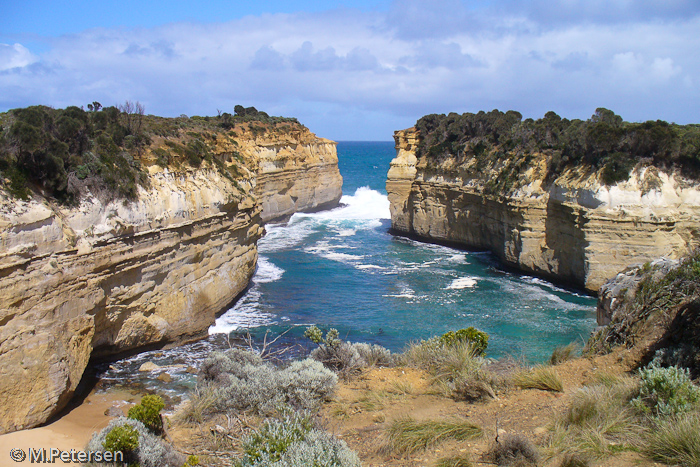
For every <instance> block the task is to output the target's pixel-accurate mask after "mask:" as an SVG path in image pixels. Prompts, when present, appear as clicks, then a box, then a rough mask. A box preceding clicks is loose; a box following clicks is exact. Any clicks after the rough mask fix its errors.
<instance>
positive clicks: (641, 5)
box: [0, 0, 700, 140]
mask: <svg viewBox="0 0 700 467" xmlns="http://www.w3.org/2000/svg"><path fill="white" fill-rule="evenodd" d="M698 31H700V2H697V1H692V2H691V1H683V0H667V1H664V2H658V1H652V0H638V1H634V2H633V1H625V0H615V1H611V0H607V1H602V0H587V1H579V0H568V1H562V2H559V4H558V5H554V4H553V3H552V2H550V1H544V0H535V1H532V2H516V1H513V0H502V1H493V2H488V3H482V6H480V7H473V6H472V7H470V5H469V4H467V3H465V2H461V1H459V0H439V1H433V2H424V1H418V0H403V1H396V2H394V3H393V4H392V7H391V9H390V10H389V11H388V12H369V13H367V12H360V11H355V10H350V9H339V10H332V11H326V12H322V13H296V14H266V15H261V16H248V17H245V18H242V19H240V20H235V21H231V22H225V23H214V24H198V23H187V22H181V23H173V24H167V25H163V26H159V27H156V28H151V29H142V28H140V29H100V28H95V29H88V30H85V31H82V32H79V33H77V34H71V35H65V36H61V37H59V38H57V39H50V40H49V39H47V41H48V43H47V48H46V50H43V51H41V52H33V51H31V50H30V49H29V48H28V47H29V46H28V45H23V44H22V43H19V42H18V43H13V44H0V110H7V109H9V108H13V107H19V106H25V105H30V104H38V103H44V104H49V105H52V106H55V107H63V106H66V105H74V104H78V105H81V104H87V103H88V102H92V101H94V100H98V101H100V102H102V103H103V104H105V105H111V104H116V103H119V102H123V101H124V100H126V99H129V100H138V101H141V102H142V103H144V104H145V106H146V111H147V112H149V113H155V114H160V115H170V116H176V115H180V114H182V113H185V114H188V115H193V114H200V115H213V114H216V111H217V109H220V110H222V111H229V112H231V111H232V109H233V106H234V105H235V104H239V103H240V104H243V105H246V106H248V105H254V106H256V107H257V108H259V109H262V110H265V111H266V112H268V113H269V114H272V115H286V116H295V117H298V118H299V119H300V121H302V122H303V123H305V124H306V125H307V126H309V127H310V128H311V130H312V131H314V132H316V133H317V134H319V135H321V136H325V137H330V138H335V139H383V140H387V139H390V137H391V134H392V132H393V130H395V129H400V128H404V127H408V126H411V125H412V124H413V123H415V120H416V119H417V118H419V117H420V116H422V115H424V114H426V113H444V112H450V111H457V112H465V111H472V112H475V111H478V110H491V109H493V108H499V109H501V110H508V109H514V110H518V111H520V112H522V113H523V114H524V115H525V116H530V117H540V116H542V115H543V114H544V113H545V112H546V111H548V110H554V111H555V112H557V113H559V114H560V115H562V116H566V117H569V118H588V117H589V116H590V115H591V114H592V113H593V111H594V110H595V108H596V107H601V106H602V107H608V108H610V109H613V110H614V111H615V112H616V113H618V114H620V115H622V116H623V117H624V118H625V119H626V120H631V121H637V120H647V119H657V118H660V119H665V120H669V121H676V122H679V123H689V122H700V115H699V114H698V109H699V108H700V55H699V54H698V53H697V51H698V50H700V34H698Z"/></svg>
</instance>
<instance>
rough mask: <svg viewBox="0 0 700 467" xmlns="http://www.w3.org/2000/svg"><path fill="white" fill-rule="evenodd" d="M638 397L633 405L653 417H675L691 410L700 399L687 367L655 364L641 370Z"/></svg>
mask: <svg viewBox="0 0 700 467" xmlns="http://www.w3.org/2000/svg"><path fill="white" fill-rule="evenodd" d="M639 376H640V378H641V384H640V388H639V396H638V397H636V398H635V399H633V400H632V405H633V406H634V407H635V408H637V409H639V410H640V411H642V412H643V413H647V414H650V415H652V416H655V417H658V416H672V415H677V414H680V413H685V412H688V411H690V410H692V409H694V408H696V407H697V406H698V402H700V388H698V387H697V386H695V385H694V384H693V382H692V381H691V379H690V375H689V372H688V370H684V369H681V368H677V367H669V368H661V367H657V366H655V365H652V366H650V367H649V368H643V369H641V370H639Z"/></svg>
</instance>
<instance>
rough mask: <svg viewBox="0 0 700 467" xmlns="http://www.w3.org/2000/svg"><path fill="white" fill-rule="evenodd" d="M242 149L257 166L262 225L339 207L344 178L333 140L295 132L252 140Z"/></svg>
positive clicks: (257, 191) (257, 190) (257, 188)
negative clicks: (302, 213)
mask: <svg viewBox="0 0 700 467" xmlns="http://www.w3.org/2000/svg"><path fill="white" fill-rule="evenodd" d="M243 150H244V151H246V152H248V153H249V154H251V155H252V156H253V158H254V159H255V160H257V161H258V164H259V165H258V169H257V177H256V183H257V185H256V189H255V192H256V194H257V197H258V199H259V200H260V203H261V205H262V218H263V221H264V222H270V221H279V220H284V219H287V218H289V217H290V216H291V215H292V214H294V213H295V212H313V211H319V210H322V209H328V208H332V207H335V206H337V205H338V203H339V201H340V198H341V196H342V194H343V193H342V185H343V179H342V177H341V176H340V171H339V170H338V156H337V154H336V143H335V142H334V141H330V140H328V139H323V138H317V137H316V136H315V135H314V134H313V133H310V132H308V131H296V132H290V133H284V134H281V135H279V136H278V137H276V138H275V139H255V140H251V141H250V142H249V143H248V144H247V145H246V144H244V145H243Z"/></svg>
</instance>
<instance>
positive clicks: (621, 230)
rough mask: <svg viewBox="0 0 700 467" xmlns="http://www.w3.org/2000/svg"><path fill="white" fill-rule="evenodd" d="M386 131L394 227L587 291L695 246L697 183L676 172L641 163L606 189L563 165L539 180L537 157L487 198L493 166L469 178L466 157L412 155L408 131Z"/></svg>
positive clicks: (699, 237) (699, 206)
mask: <svg viewBox="0 0 700 467" xmlns="http://www.w3.org/2000/svg"><path fill="white" fill-rule="evenodd" d="M394 138H395V140H396V149H397V156H396V158H395V159H394V160H393V161H392V162H391V168H390V170H389V173H388V179H387V192H388V195H389V200H390V202H391V218H392V227H393V229H395V230H396V231H398V232H402V233H406V234H410V235H416V236H419V237H422V238H425V239H428V240H433V241H449V242H456V243H459V244H463V245H465V246H467V247H470V248H483V249H488V250H490V251H492V252H493V253H494V254H496V255H497V256H498V257H499V258H500V259H501V260H502V261H503V262H504V263H506V264H508V265H510V266H514V267H517V268H519V269H521V270H523V271H527V272H530V273H534V274H538V275H542V276H545V277H549V278H552V279H555V280H558V281H563V282H568V283H571V284H574V285H577V286H581V287H585V288H586V289H587V290H589V291H591V292H596V291H597V290H598V288H599V287H600V286H601V285H602V284H603V283H604V282H605V280H607V279H608V278H610V277H612V276H614V275H615V274H617V273H618V272H619V271H621V270H622V269H624V268H626V267H628V266H630V265H633V264H639V263H644V262H646V261H650V260H654V259H657V258H660V257H668V258H677V257H679V256H681V255H683V254H685V253H687V252H688V251H689V249H691V248H693V247H695V246H697V245H698V244H700V220H699V219H700V188H699V187H698V186H697V184H693V183H691V182H689V181H687V180H685V179H683V178H682V177H680V176H679V175H678V174H668V173H664V172H662V171H660V170H659V169H657V168H655V167H647V168H643V169H640V170H637V171H635V172H634V173H632V175H631V177H630V179H629V180H628V181H626V182H623V183H618V184H616V185H614V186H611V187H607V186H604V185H602V184H600V183H599V182H598V179H597V177H596V176H595V174H584V173H578V172H576V171H568V172H565V173H564V174H562V175H561V176H559V177H558V178H557V179H556V180H554V181H549V182H545V175H546V173H547V170H546V168H547V161H546V158H545V157H544V156H542V155H537V154H535V155H533V156H532V157H531V160H530V162H529V164H528V168H527V169H526V170H525V171H524V172H523V173H522V174H521V175H520V179H519V180H518V181H517V184H516V185H517V188H514V189H513V190H511V191H510V192H508V193H503V194H501V195H493V194H486V193H487V191H488V190H486V183H488V182H485V181H484V180H488V179H489V173H488V170H493V168H486V169H484V170H485V171H486V173H482V174H481V176H480V177H479V178H478V179H477V178H475V177H474V176H473V175H471V174H473V173H474V167H475V165H476V164H477V161H476V160H475V159H474V158H469V157H466V158H464V157H463V158H461V159H458V158H457V157H447V158H442V159H440V160H428V159H427V158H425V157H421V158H419V159H417V158H416V151H415V148H416V145H417V141H418V135H417V134H416V131H415V129H413V128H411V129H408V130H403V131H397V132H396V133H395V136H394ZM493 176H494V178H495V177H496V176H497V173H496V172H495V171H494V174H493Z"/></svg>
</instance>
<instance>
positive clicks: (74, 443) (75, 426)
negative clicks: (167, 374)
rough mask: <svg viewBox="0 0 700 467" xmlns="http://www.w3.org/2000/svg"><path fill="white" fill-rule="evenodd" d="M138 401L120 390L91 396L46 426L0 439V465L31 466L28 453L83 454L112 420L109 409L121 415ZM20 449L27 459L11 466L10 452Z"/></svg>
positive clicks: (133, 396) (12, 463)
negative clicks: (71, 452)
mask: <svg viewBox="0 0 700 467" xmlns="http://www.w3.org/2000/svg"><path fill="white" fill-rule="evenodd" d="M138 400H139V397H138V396H135V395H133V394H132V393H130V392H129V391H126V390H123V389H109V390H108V391H106V392H94V391H93V392H91V393H90V394H89V395H88V396H87V397H86V398H85V399H84V400H83V401H82V403H80V404H79V405H77V406H75V407H72V408H70V409H68V410H67V411H65V412H64V413H62V414H61V415H60V416H59V418H57V419H55V420H53V421H51V422H50V423H48V424H47V425H44V426H41V427H37V428H32V429H29V430H22V431H17V432H14V433H8V434H5V435H0V465H30V462H29V457H28V453H29V449H34V450H37V449H46V450H47V451H49V450H50V449H52V448H55V449H60V450H61V451H70V450H71V449H75V450H83V449H85V446H86V444H87V443H88V441H89V440H90V438H91V437H92V435H93V433H94V432H96V431H99V430H101V429H102V428H104V427H105V426H106V425H107V424H108V423H109V421H110V420H111V419H112V418H113V417H112V416H108V415H106V412H107V411H108V410H109V408H110V407H119V408H120V409H122V411H123V412H124V414H126V412H127V411H128V409H129V407H131V406H132V405H134V403H136V402H137V401H138ZM13 449H21V450H22V451H24V453H25V454H26V455H27V458H26V459H25V460H24V461H23V462H16V461H15V462H12V460H13V458H11V457H10V451H11V450H13Z"/></svg>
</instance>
